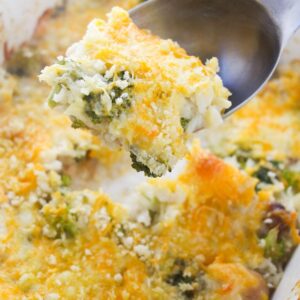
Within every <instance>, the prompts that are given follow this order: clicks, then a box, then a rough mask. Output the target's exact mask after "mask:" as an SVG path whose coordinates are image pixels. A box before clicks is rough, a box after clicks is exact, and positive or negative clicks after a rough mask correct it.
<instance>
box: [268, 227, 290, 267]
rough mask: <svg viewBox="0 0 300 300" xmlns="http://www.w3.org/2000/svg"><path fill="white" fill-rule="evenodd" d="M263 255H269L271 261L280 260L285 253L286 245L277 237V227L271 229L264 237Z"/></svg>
mask: <svg viewBox="0 0 300 300" xmlns="http://www.w3.org/2000/svg"><path fill="white" fill-rule="evenodd" d="M265 243H266V244H265V256H266V257H270V258H271V259H272V261H273V262H280V261H281V260H282V258H284V256H285V254H286V245H285V242H284V240H283V239H280V238H279V229H278V228H276V227H275V228H273V229H271V230H270V231H269V232H268V234H267V236H266V237H265Z"/></svg>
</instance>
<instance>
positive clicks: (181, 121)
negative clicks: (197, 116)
mask: <svg viewBox="0 0 300 300" xmlns="http://www.w3.org/2000/svg"><path fill="white" fill-rule="evenodd" d="M189 122H190V120H189V119H186V118H181V119H180V124H181V127H182V128H183V129H184V131H186V129H187V126H188V124H189Z"/></svg>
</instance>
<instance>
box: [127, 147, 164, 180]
mask: <svg viewBox="0 0 300 300" xmlns="http://www.w3.org/2000/svg"><path fill="white" fill-rule="evenodd" d="M130 158H131V161H132V164H131V166H132V168H134V169H135V170H136V171H138V172H144V174H145V175H146V176H147V177H154V178H156V177H158V176H157V175H156V174H153V173H152V172H151V171H150V169H149V167H148V166H146V165H144V164H143V163H141V162H139V161H138V160H137V156H136V154H134V153H133V152H132V151H130Z"/></svg>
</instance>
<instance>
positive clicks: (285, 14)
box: [261, 0, 300, 44]
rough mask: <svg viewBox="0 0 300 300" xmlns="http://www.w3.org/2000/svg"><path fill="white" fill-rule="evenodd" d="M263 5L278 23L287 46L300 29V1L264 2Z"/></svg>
mask: <svg viewBox="0 0 300 300" xmlns="http://www.w3.org/2000/svg"><path fill="white" fill-rule="evenodd" d="M261 3H262V4H263V5H264V6H265V7H266V8H267V9H268V11H269V13H270V14H271V16H272V17H273V18H274V19H275V21H276V22H277V24H278V27H279V29H280V31H281V33H282V41H283V44H285V43H286V42H287V41H288V39H289V38H290V37H291V36H292V34H293V33H294V32H295V31H296V30H297V29H298V28H299V27H300V0H262V1H261Z"/></svg>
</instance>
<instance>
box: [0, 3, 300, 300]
mask: <svg viewBox="0 0 300 300" xmlns="http://www.w3.org/2000/svg"><path fill="white" fill-rule="evenodd" d="M74 2H75V3H72V4H73V5H71V6H70V7H68V8H66V11H65V12H64V13H61V10H62V9H63V8H62V7H61V8H60V9H59V10H58V11H56V15H55V16H53V17H51V18H50V19H49V20H47V21H44V22H45V23H44V27H43V28H40V31H41V32H40V33H39V38H37V39H35V40H34V41H33V43H32V44H30V45H27V46H26V47H25V49H24V50H22V51H20V53H17V54H16V56H15V57H12V59H11V61H10V62H8V64H7V69H8V70H9V72H11V73H14V75H10V74H9V73H6V72H5V71H1V72H0V261H1V268H0V299H9V300H10V299H18V300H19V299H22V300H25V299H29V300H31V299H32V300H33V299H34V300H36V299H37V300H40V299H46V300H57V299H66V300H73V299H84V300H89V299H91V300H92V299H97V300H98V299H100V300H101V299H103V300H104V299H105V300H106V299H159V300H160V299H179V300H181V299H208V300H210V299H212V300H215V299H221V300H222V299H224V300H225V299H257V300H261V299H262V300H264V299H269V297H270V292H271V291H272V290H273V289H274V288H275V287H276V286H277V284H278V282H279V280H280V278H281V276H282V271H283V267H284V265H285V264H286V263H287V261H288V259H289V257H290V255H291V253H292V251H293V249H294V247H295V246H296V245H297V243H298V240H299V237H298V230H297V227H296V224H297V216H298V214H297V211H299V208H300V205H299V203H300V200H299V199H300V197H299V192H300V175H299V166H298V152H297V143H298V140H297V129H298V127H297V126H298V123H297V122H298V121H297V120H298V115H297V114H298V110H297V107H298V106H297V105H298V104H297V99H298V98H299V97H298V96H299V72H298V69H299V67H298V65H297V64H294V65H293V66H292V68H291V69H290V70H289V71H284V72H283V73H280V75H279V77H278V78H277V79H275V80H273V81H272V82H271V83H270V84H269V85H268V86H267V87H266V89H265V90H264V91H263V92H262V93H261V94H260V95H259V96H258V97H257V98H256V99H255V100H253V102H250V103H249V104H248V108H245V109H242V110H241V111H239V112H237V114H236V115H234V116H232V117H231V119H229V120H228V121H226V122H225V124H224V125H223V127H222V128H223V129H222V130H220V129H219V130H218V132H217V133H216V132H212V133H211V135H210V136H207V137H206V141H207V144H208V145H209V146H210V148H211V149H212V150H213V151H214V152H215V153H217V154H219V155H222V156H223V157H224V159H220V158H217V157H216V156H214V155H213V154H210V153H209V152H208V151H205V150H203V149H201V148H200V146H199V145H198V143H195V144H194V145H193V147H192V149H191V150H190V151H188V154H187V157H186V159H185V161H184V162H183V163H184V164H185V166H184V167H183V169H182V170H181V171H180V172H179V174H178V175H176V176H174V175H172V176H173V177H172V178H171V179H166V178H157V179H151V180H149V181H147V182H145V183H143V184H141V185H139V186H137V187H135V192H133V193H130V194H129V193H128V192H126V193H123V195H122V197H120V198H119V199H115V200H118V202H120V203H121V204H116V203H114V202H112V201H111V199H110V198H109V197H108V196H107V195H106V194H105V193H104V192H102V191H101V190H100V191H99V187H100V186H102V187H104V188H105V187H106V184H107V183H108V181H109V180H111V181H113V182H114V183H115V184H116V183H119V182H120V175H122V174H125V175H128V176H129V175H130V174H129V173H128V174H127V173H126V172H127V171H128V170H129V168H130V162H129V158H128V157H127V155H126V154H125V153H124V152H122V151H118V150H110V149H108V148H107V147H106V146H104V144H103V142H102V141H100V139H99V138H98V137H96V136H93V135H92V134H91V132H90V131H86V130H81V129H74V128H72V127H71V121H70V120H69V118H67V117H66V116H63V115H61V114H60V113H57V112H56V111H54V110H50V109H49V108H47V107H45V106H44V105H43V102H44V99H45V98H46V96H47V94H48V90H47V88H45V87H43V86H41V85H40V84H39V83H38V82H37V80H36V78H35V77H36V74H37V73H38V72H39V70H35V68H40V67H41V66H42V65H45V64H49V63H50V61H49V60H52V59H53V58H54V57H55V56H57V55H58V54H59V53H62V52H63V51H64V49H65V48H66V47H67V45H69V44H70V43H72V42H74V41H75V40H77V39H78V38H79V37H80V35H81V34H82V33H83V32H82V31H83V29H84V28H85V26H86V24H87V22H88V21H89V20H90V19H91V18H93V17H96V16H103V14H104V13H105V12H106V11H109V10H110V9H111V7H112V6H113V5H122V6H123V7H126V8H129V7H130V5H131V3H129V2H130V1H129V2H128V1H118V0H116V1H112V2H111V1H99V0H97V1H94V0H86V1H75V0H74ZM134 4H135V3H134ZM57 14H58V15H57ZM121 16H123V17H122V18H125V19H122V20H124V22H125V21H126V18H127V17H126V16H127V14H126V13H124V12H121ZM74 20H76V22H74ZM114 20H116V19H114ZM95 22H96V24H95V23H94V25H93V26H96V29H97V28H98V26H102V25H99V24H98V25H97V22H100V21H95ZM126 22H127V21H126ZM100 24H103V26H104V27H105V28H106V26H107V25H105V24H106V23H103V22H102V21H101V22H100ZM115 26H117V24H115ZM122 28H125V27H122ZM135 30H137V29H135ZM130 32H131V31H130ZM137 32H138V34H141V36H143V34H144V33H143V31H142V32H140V31H139V30H137ZM106 34H107V33H106ZM110 34H112V35H113V31H112V32H111V33H110ZM145 34H146V36H148V35H147V33H145ZM141 36H140V38H141ZM117 38H119V37H117ZM153 38H154V41H159V40H158V39H157V38H155V37H153ZM148 42H149V44H151V45H152V43H153V40H151V41H150V40H149V41H148ZM148 42H147V43H148ZM166 43H167V44H168V43H169V42H166ZM154 44H155V43H154ZM97 45H98V44H97ZM170 45H172V47H174V51H175V52H176V53H177V51H178V53H177V54H176V55H182V56H183V57H184V60H188V61H189V60H190V59H191V60H192V61H193V60H194V58H190V57H186V56H185V55H186V54H184V53H183V52H182V50H179V49H178V48H177V47H176V45H174V44H173V43H172V42H170ZM94 46H95V44H92V47H91V49H94ZM98 46H99V45H98ZM99 47H100V46H99ZM172 49H173V48H172ZM175 49H176V50H175ZM157 51H158V50H157ZM159 51H160V50H159ZM175 52H174V53H175ZM115 59H117V58H115ZM198 63H199V62H197V64H198ZM26 66H31V67H32V68H31V67H30V68H27V67H26ZM214 67H215V66H212V69H214ZM203 68H204V69H203V70H205V72H206V71H208V70H210V69H209V68H210V67H204V66H203ZM166 74H167V73H166ZM258 110H259V113H258ZM262 111H264V112H265V114H262V113H261V112H262ZM146 113H148V112H147V111H146ZM299 120H300V119H299ZM229 127H230V128H229ZM146 129H148V128H146ZM267 133H269V135H267ZM286 135H288V136H289V137H292V138H291V139H288V138H285V136H286ZM224 139H226V140H227V141H228V142H227V143H226V144H224ZM280 139H281V141H282V142H281V144H280V143H279V142H278V141H279V140H280ZM212 140H214V142H215V143H214V144H212V143H211V141H212ZM265 145H266V146H265ZM262 149H263V151H262ZM232 164H234V165H235V166H232ZM239 169H242V170H239ZM124 177H126V176H124ZM132 185H133V184H132ZM283 205H284V206H283ZM125 207H126V208H125Z"/></svg>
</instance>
